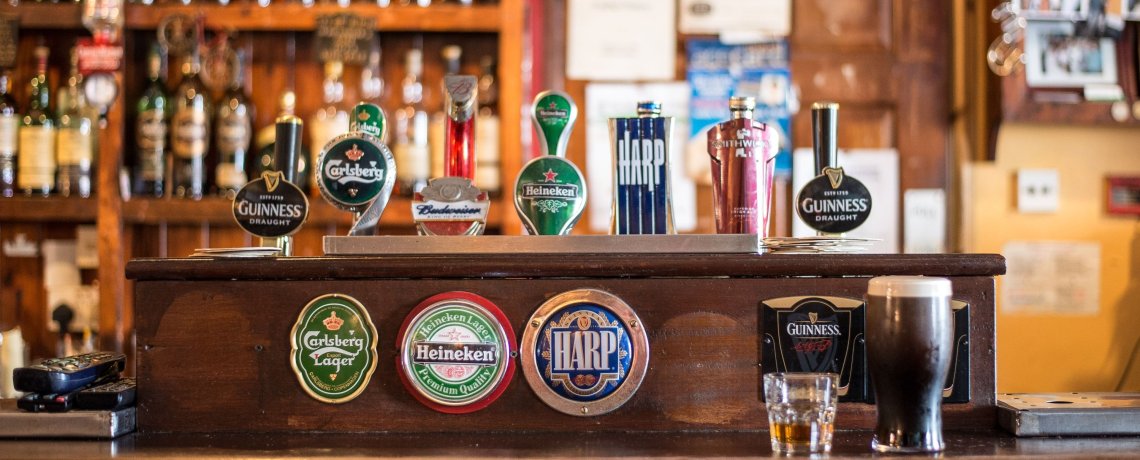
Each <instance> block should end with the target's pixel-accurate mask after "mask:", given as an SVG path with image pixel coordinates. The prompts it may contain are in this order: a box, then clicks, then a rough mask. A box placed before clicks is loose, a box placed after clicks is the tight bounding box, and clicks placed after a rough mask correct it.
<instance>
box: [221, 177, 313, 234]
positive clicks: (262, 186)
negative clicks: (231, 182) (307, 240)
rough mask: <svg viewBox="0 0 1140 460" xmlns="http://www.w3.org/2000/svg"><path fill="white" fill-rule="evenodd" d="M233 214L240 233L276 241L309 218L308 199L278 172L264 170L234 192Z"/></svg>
mask: <svg viewBox="0 0 1140 460" xmlns="http://www.w3.org/2000/svg"><path fill="white" fill-rule="evenodd" d="M233 213H234V219H235V220H237V223H238V225H239V226H240V227H241V228H242V230H245V231H246V232H249V233H251V234H253V235H256V236H260V237H262V238H278V237H282V236H287V235H292V234H293V233H296V232H297V230H300V229H301V224H304V223H305V219H306V218H307V217H308V216H309V199H308V198H307V197H305V193H304V192H302V191H301V189H299V188H297V186H296V185H293V183H292V182H289V181H287V180H285V175H284V174H282V173H281V172H280V171H266V172H263V173H261V177H260V178H257V179H254V180H251V181H249V182H248V183H246V184H245V186H243V187H242V188H241V190H238V192H237V195H235V196H234V202H233Z"/></svg>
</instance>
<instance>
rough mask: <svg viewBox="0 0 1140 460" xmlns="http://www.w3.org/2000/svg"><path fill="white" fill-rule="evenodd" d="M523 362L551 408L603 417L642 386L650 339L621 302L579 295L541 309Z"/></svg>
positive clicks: (598, 294)
mask: <svg viewBox="0 0 1140 460" xmlns="http://www.w3.org/2000/svg"><path fill="white" fill-rule="evenodd" d="M520 356H521V358H522V366H523V375H524V376H526V380H527V383H528V384H530V387H531V389H533V390H534V392H535V394H537V395H538V397H539V398H540V399H542V401H543V402H545V403H546V404H547V405H549V406H550V407H552V408H554V409H556V410H558V411H559V412H562V413H565V414H570V415H577V416H593V415H602V414H605V413H608V412H611V411H613V410H614V409H617V408H618V407H621V405H622V404H625V402H626V401H628V400H629V398H630V397H632V396H633V394H634V393H635V392H637V389H638V387H640V386H641V380H642V379H643V378H644V377H645V371H646V369H647V368H648V366H649V338H648V336H647V335H646V333H645V326H644V324H642V323H641V320H640V319H638V317H637V314H636V313H634V312H633V309H632V308H630V307H629V305H628V304H626V303H625V302H624V301H622V300H621V299H620V298H618V297H617V296H614V295H613V294H610V293H607V292H603V291H598V290H594V289H578V290H574V291H568V292H563V293H561V294H558V295H556V296H554V297H553V298H551V299H550V300H547V301H546V302H545V303H543V304H542V306H540V307H538V310H537V311H535V312H534V315H532V316H531V318H530V321H529V322H528V323H527V328H526V332H525V333H523V339H522V349H521V351H520Z"/></svg>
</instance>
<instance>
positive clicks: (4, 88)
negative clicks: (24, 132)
mask: <svg viewBox="0 0 1140 460" xmlns="http://www.w3.org/2000/svg"><path fill="white" fill-rule="evenodd" d="M11 91H12V80H11V75H10V74H9V73H8V69H3V70H2V71H0V195H3V196H5V197H11V196H15V194H16V150H17V146H18V144H17V142H16V139H17V136H18V132H19V130H20V110H19V109H18V108H17V107H16V99H14V98H13V97H12V93H11Z"/></svg>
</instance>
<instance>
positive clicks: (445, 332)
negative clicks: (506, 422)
mask: <svg viewBox="0 0 1140 460" xmlns="http://www.w3.org/2000/svg"><path fill="white" fill-rule="evenodd" d="M396 346H397V347H398V348H399V350H400V352H399V355H398V356H397V357H396V365H397V367H399V368H400V372H399V374H400V379H401V380H402V381H403V382H404V386H406V387H407V388H408V391H410V392H411V393H412V395H413V396H415V397H416V399H417V400H419V401H420V402H421V403H423V404H424V405H425V406H428V407H430V408H432V409H434V410H437V411H439V412H444V413H449V414H465V413H469V412H474V411H477V410H479V409H482V408H484V407H487V406H488V405H490V404H491V403H492V402H494V401H495V400H496V399H498V397H499V395H501V394H503V391H504V390H506V388H507V385H509V384H510V382H511V377H512V376H513V375H514V370H515V369H514V368H515V366H514V360H513V359H512V357H511V355H512V354H513V353H514V352H515V333H514V330H513V329H511V324H510V322H509V321H507V317H506V315H504V314H503V312H502V311H501V310H499V308H498V307H497V306H495V304H493V303H491V301H490V300H487V299H485V298H483V297H480V296H478V295H475V294H472V293H470V292H458V291H456V292H445V293H442V294H437V295H434V296H432V297H430V298H428V299H427V300H425V301H423V302H421V303H420V304H419V305H418V306H417V307H416V308H415V309H413V310H412V312H411V313H410V314H408V317H407V318H406V319H405V320H404V324H403V325H402V326H401V327H400V334H399V337H398V338H397V339H396Z"/></svg>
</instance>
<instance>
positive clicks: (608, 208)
mask: <svg viewBox="0 0 1140 460" xmlns="http://www.w3.org/2000/svg"><path fill="white" fill-rule="evenodd" d="M689 95H690V89H689V85H688V84H687V83H685V82H675V83H646V84H631V83H591V84H589V85H586V180H587V182H586V186H587V189H588V190H589V191H590V193H589V198H588V200H589V201H588V203H587V204H588V207H587V212H588V216H589V223H590V230H592V231H595V232H608V231H609V229H610V219H611V216H610V213H611V212H612V204H613V180H614V179H613V177H614V164H613V153H612V152H611V151H610V128H609V119H610V118H611V117H632V116H635V115H636V113H637V102H638V101H644V100H655V101H659V102H661V107H662V114H661V115H662V116H666V117H673V119H674V121H673V139H672V140H671V142H670V147H669V166H670V169H669V180H670V182H669V185H670V187H671V188H672V191H673V225H674V226H675V227H676V229H677V231H678V232H686V231H692V230H694V229H696V227H697V187H696V185H695V184H694V183H693V180H692V179H690V178H689V176H687V175H685V167H684V165H685V164H684V161H685V157H684V152H683V151H682V147H683V146H684V142H682V141H683V139H684V138H685V136H686V133H688V132H689Z"/></svg>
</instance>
